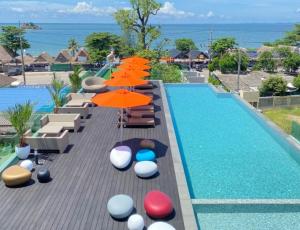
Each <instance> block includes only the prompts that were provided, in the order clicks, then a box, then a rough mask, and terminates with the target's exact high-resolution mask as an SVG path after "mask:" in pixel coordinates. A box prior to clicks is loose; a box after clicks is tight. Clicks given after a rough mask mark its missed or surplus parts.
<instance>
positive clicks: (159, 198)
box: [144, 190, 173, 218]
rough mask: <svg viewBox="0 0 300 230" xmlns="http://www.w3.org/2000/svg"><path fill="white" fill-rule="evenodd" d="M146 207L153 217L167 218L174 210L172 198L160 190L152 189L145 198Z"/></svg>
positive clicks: (148, 213)
mask: <svg viewBox="0 0 300 230" xmlns="http://www.w3.org/2000/svg"><path fill="white" fill-rule="evenodd" d="M144 208H145V210H146V213H147V215H148V216H150V217H152V218H165V217H167V216H169V215H170V214H171V213H172V212H173V204H172V200H171V198H170V197H169V196H168V195H166V194H165V193H163V192H160V191H158V190H153V191H150V192H148V193H147V194H146V196H145V198H144Z"/></svg>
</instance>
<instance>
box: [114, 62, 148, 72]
mask: <svg viewBox="0 0 300 230" xmlns="http://www.w3.org/2000/svg"><path fill="white" fill-rule="evenodd" d="M118 69H124V70H133V71H134V70H149V69H151V67H150V66H148V65H143V64H134V63H124V64H121V65H119V66H118Z"/></svg>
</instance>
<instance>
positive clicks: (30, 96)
mask: <svg viewBox="0 0 300 230" xmlns="http://www.w3.org/2000/svg"><path fill="white" fill-rule="evenodd" d="M68 92H70V89H69V88H68V87H65V88H64V90H63V93H64V94H67V93H68ZM26 101H30V102H31V103H33V104H34V109H35V111H36V112H51V111H52V110H53V108H54V104H53V102H52V99H51V96H50V94H49V91H48V89H47V88H46V87H45V86H24V87H17V88H0V112H4V111H6V110H7V109H8V108H9V107H12V106H14V105H15V104H23V103H25V102H26Z"/></svg>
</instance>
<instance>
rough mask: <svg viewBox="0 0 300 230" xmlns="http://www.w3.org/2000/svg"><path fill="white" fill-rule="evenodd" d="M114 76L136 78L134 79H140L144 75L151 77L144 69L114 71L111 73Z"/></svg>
mask: <svg viewBox="0 0 300 230" xmlns="http://www.w3.org/2000/svg"><path fill="white" fill-rule="evenodd" d="M111 76H112V77H115V78H128V77H129V78H134V79H140V78H144V77H149V76H150V73H149V72H146V71H142V70H135V71H133V70H123V69H122V70H119V71H116V72H113V73H112V74H111Z"/></svg>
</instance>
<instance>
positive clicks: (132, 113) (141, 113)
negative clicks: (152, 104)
mask: <svg viewBox="0 0 300 230" xmlns="http://www.w3.org/2000/svg"><path fill="white" fill-rule="evenodd" d="M124 112H125V115H127V116H128V117H137V118H140V117H154V116H155V113H154V111H153V110H131V109H125V110H124Z"/></svg>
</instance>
